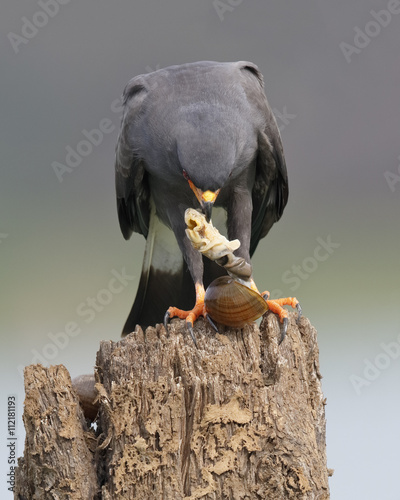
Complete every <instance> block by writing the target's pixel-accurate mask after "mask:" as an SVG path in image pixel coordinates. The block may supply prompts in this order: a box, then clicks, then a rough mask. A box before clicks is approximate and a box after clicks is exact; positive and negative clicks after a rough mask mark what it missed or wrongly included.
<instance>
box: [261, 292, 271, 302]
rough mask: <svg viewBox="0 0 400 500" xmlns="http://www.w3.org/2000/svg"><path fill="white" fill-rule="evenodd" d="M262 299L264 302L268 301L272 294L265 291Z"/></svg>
mask: <svg viewBox="0 0 400 500" xmlns="http://www.w3.org/2000/svg"><path fill="white" fill-rule="evenodd" d="M261 296H262V298H263V299H264V300H268V299H269V296H270V293H269V292H268V291H265V292H263V293H262V294H261Z"/></svg>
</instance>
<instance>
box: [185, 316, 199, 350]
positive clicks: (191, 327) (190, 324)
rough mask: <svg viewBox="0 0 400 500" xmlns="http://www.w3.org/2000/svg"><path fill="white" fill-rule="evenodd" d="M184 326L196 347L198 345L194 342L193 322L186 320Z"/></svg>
mask: <svg viewBox="0 0 400 500" xmlns="http://www.w3.org/2000/svg"><path fill="white" fill-rule="evenodd" d="M186 328H187V329H188V330H189V333H190V336H191V337H192V339H193V342H194V345H195V346H196V347H197V348H198V345H197V342H196V337H195V336H194V331H193V323H191V322H190V321H186Z"/></svg>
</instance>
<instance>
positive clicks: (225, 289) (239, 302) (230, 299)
mask: <svg viewBox="0 0 400 500" xmlns="http://www.w3.org/2000/svg"><path fill="white" fill-rule="evenodd" d="M204 304H205V306H206V311H207V313H208V314H209V315H210V317H211V319H213V320H214V321H216V322H218V323H221V324H222V325H226V326H232V327H236V328H241V327H243V326H244V325H246V324H248V323H251V322H252V321H255V320H256V319H258V318H259V317H260V316H262V315H263V314H264V313H265V312H267V311H268V306H267V303H266V302H265V300H264V299H263V297H262V296H261V295H260V294H259V293H257V292H256V291H254V290H252V289H251V288H249V287H247V286H246V285H243V284H242V283H240V282H239V281H237V280H235V279H234V278H231V277H230V276H222V277H220V278H217V279H216V280H214V281H213V282H212V283H210V285H209V286H208V288H207V290H206V294H205V297H204Z"/></svg>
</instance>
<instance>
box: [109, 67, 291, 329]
mask: <svg viewBox="0 0 400 500" xmlns="http://www.w3.org/2000/svg"><path fill="white" fill-rule="evenodd" d="M123 103H124V113H123V118H122V124H121V130H120V134H119V137H118V143H117V146H116V162H115V173H116V192H117V208H118V217H119V223H120V227H121V231H122V234H123V236H124V238H125V239H129V238H130V236H131V234H132V232H137V233H140V234H143V236H144V237H145V238H146V250H145V256H144V262H143V269H142V274H141V279H140V283H139V289H138V292H137V296H136V300H135V302H134V304H133V307H132V310H131V312H130V314H129V316H128V319H127V321H126V323H125V326H124V328H123V335H124V334H128V333H130V332H131V331H133V330H134V329H135V326H136V324H139V325H141V326H142V327H146V326H148V325H154V324H155V323H157V322H162V320H163V318H164V315H165V313H166V311H168V312H167V318H168V317H173V316H179V317H181V318H186V322H187V325H188V327H189V328H191V327H192V326H193V321H194V320H195V319H196V318H197V317H198V316H199V315H200V314H202V313H203V299H204V286H205V287H207V285H208V284H209V283H210V282H211V281H212V280H213V279H215V278H216V277H218V276H221V275H222V274H225V271H224V270H223V269H222V268H220V267H219V266H217V265H216V264H215V263H214V262H211V261H208V260H207V261H206V260H205V261H204V262H203V259H202V256H201V255H200V254H199V253H198V252H197V251H196V250H194V249H193V247H192V246H191V244H190V242H189V240H188V238H187V237H186V234H185V222H184V213H185V210H186V209H187V208H188V207H193V208H200V209H201V210H202V211H203V212H204V214H205V215H206V217H207V218H208V219H209V218H210V216H211V210H212V208H213V206H214V207H215V209H214V210H215V211H218V212H220V213H219V216H221V215H222V216H225V224H226V228H227V235H228V238H229V239H230V240H233V239H239V240H240V242H241V246H240V248H239V249H238V250H237V251H236V252H235V254H236V255H237V256H239V257H243V258H244V259H245V260H246V261H247V262H249V263H250V257H251V255H252V254H253V252H254V251H255V249H256V247H257V245H258V242H259V241H260V239H261V238H263V237H264V236H265V235H266V234H267V233H268V231H269V230H270V229H271V227H272V225H273V224H274V223H275V222H276V221H277V220H279V219H280V217H281V215H282V212H283V209H284V208H285V205H286V203H287V199H288V192H289V191H288V178H287V171H286V165H285V159H284V154H283V149H282V143H281V138H280V134H279V130H278V126H277V124H276V120H275V118H274V115H273V113H272V111H271V108H270V106H269V104H268V102H267V99H266V97H265V94H264V84H263V76H262V74H261V73H260V71H259V69H258V67H257V66H256V65H255V64H253V63H251V62H245V61H239V62H233V63H219V62H211V61H203V62H196V63H190V64H183V65H180V66H171V67H168V68H165V69H160V70H157V71H154V72H152V73H149V74H145V75H139V76H136V77H135V78H133V79H132V80H131V81H130V82H129V83H128V85H127V86H126V88H125V90H124V94H123ZM217 208H220V209H221V210H217ZM216 218H217V217H216ZM213 221H214V213H213ZM193 284H194V285H195V286H193ZM170 306H176V307H170ZM177 308H179V310H178V309H177ZM180 310H187V311H188V312H186V313H185V312H184V311H180ZM189 313H190V314H189Z"/></svg>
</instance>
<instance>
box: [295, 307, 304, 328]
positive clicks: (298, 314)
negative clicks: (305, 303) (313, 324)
mask: <svg viewBox="0 0 400 500" xmlns="http://www.w3.org/2000/svg"><path fill="white" fill-rule="evenodd" d="M296 309H297V319H296V323H297V324H298V323H299V321H300V318H301V316H302V314H303V311H302V310H301V305H300V302H298V303H297V305H296Z"/></svg>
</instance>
